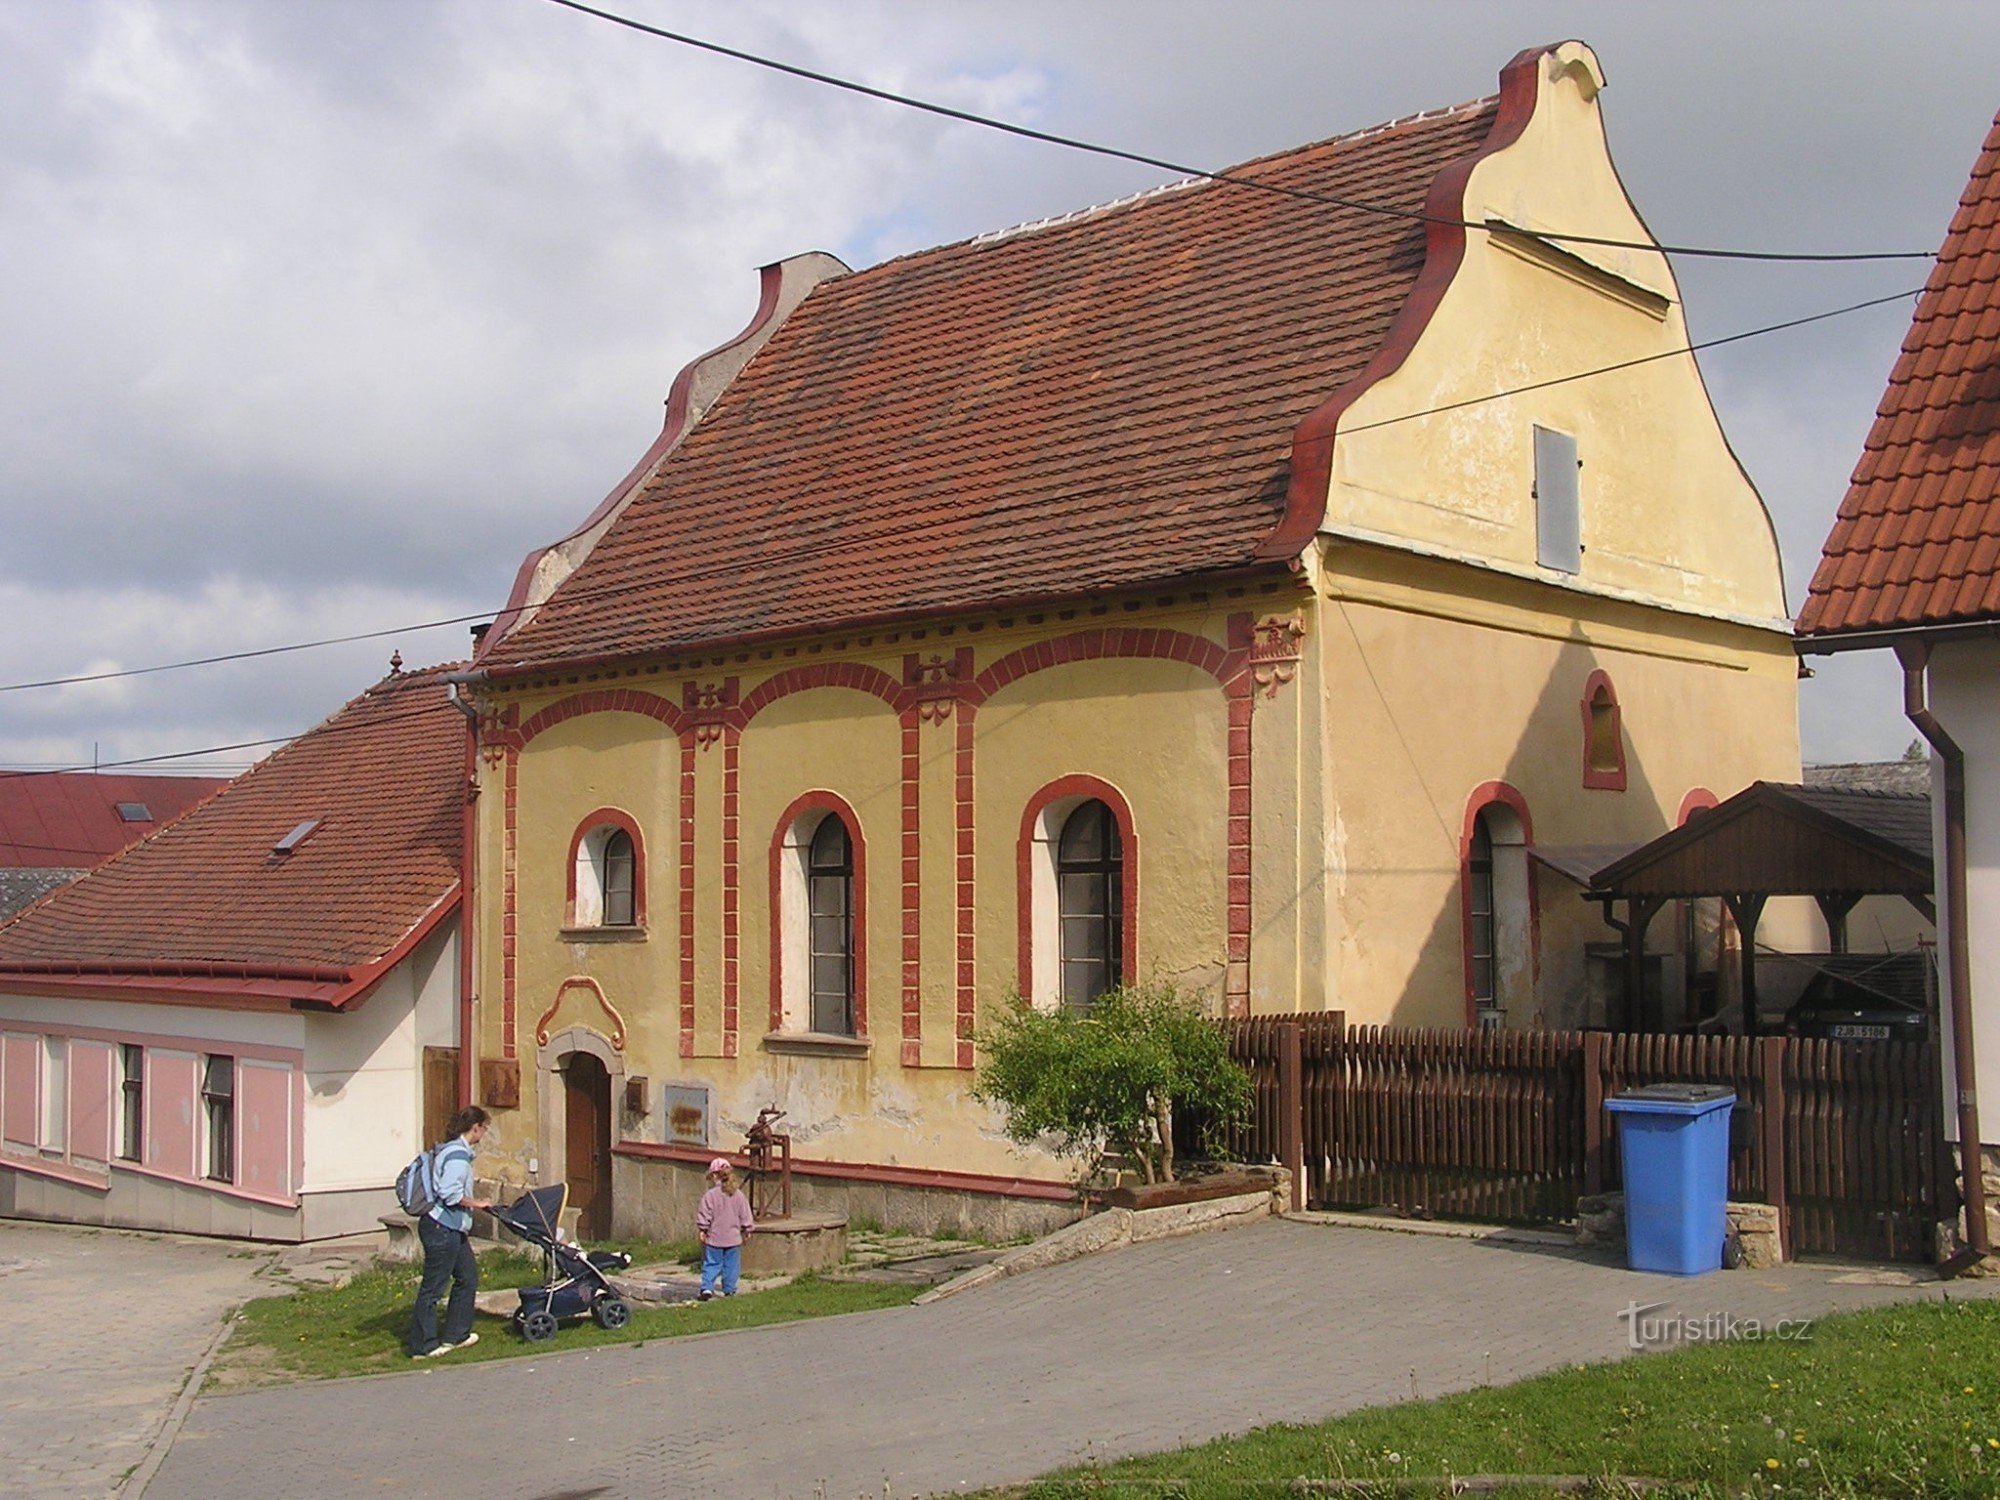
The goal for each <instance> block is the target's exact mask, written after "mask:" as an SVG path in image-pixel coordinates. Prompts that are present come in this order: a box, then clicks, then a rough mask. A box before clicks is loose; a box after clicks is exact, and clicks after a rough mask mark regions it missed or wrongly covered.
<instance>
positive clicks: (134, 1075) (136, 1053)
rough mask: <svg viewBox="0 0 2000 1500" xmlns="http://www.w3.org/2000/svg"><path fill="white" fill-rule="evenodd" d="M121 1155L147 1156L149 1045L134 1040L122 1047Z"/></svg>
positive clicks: (131, 1157) (137, 1159) (138, 1158)
mask: <svg viewBox="0 0 2000 1500" xmlns="http://www.w3.org/2000/svg"><path fill="white" fill-rule="evenodd" d="M118 1156H119V1159H120V1160H122V1161H133V1162H143V1161H144V1160H145V1159H146V1049H145V1048H144V1047H141V1046H139V1045H138V1044H136V1043H134V1042H126V1043H123V1044H122V1045H120V1047H119V1048H118Z"/></svg>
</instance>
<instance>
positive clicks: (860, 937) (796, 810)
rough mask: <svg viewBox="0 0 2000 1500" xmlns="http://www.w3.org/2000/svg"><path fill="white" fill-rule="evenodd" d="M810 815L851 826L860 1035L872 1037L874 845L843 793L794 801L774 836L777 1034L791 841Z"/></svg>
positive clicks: (773, 1017)
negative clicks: (870, 962) (786, 859)
mask: <svg viewBox="0 0 2000 1500" xmlns="http://www.w3.org/2000/svg"><path fill="white" fill-rule="evenodd" d="M809 812H825V813H828V814H830V815H831V816H833V817H836V818H838V819H840V821H841V822H842V823H844V824H846V825H847V840H848V843H849V844H850V845H851V846H852V847H853V850H854V1034H855V1035H856V1036H857V1037H865V1036H867V1035H868V841H867V840H866V839H864V838H863V837H862V836H861V818H860V815H859V814H858V813H856V812H855V811H854V808H853V805H852V804H851V803H849V802H848V801H847V799H846V798H845V797H842V796H841V795H840V794H839V793H838V792H829V791H824V790H819V791H811V792H806V793H804V794H802V795H801V796H799V797H796V798H794V799H793V801H792V803H791V805H790V806H789V807H787V808H786V809H785V810H784V812H783V813H781V814H779V817H778V826H777V827H775V828H773V829H772V830H771V850H770V861H769V864H770V872H771V907H770V925H771V1030H773V1031H782V1030H784V1026H785V969H784V962H785V924H784V879H783V874H784V868H783V864H782V861H783V859H784V852H785V835H786V834H787V833H789V832H791V830H792V827H793V825H794V824H796V823H797V822H798V821H799V819H800V818H802V817H804V816H805V815H806V814H807V813H809Z"/></svg>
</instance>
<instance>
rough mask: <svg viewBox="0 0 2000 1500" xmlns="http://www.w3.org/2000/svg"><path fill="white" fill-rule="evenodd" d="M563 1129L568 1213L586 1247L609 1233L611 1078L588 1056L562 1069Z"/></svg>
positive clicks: (571, 1060)
mask: <svg viewBox="0 0 2000 1500" xmlns="http://www.w3.org/2000/svg"><path fill="white" fill-rule="evenodd" d="M563 1129H564V1141H565V1151H566V1155H567V1158H568V1159H567V1161H566V1162H565V1163H564V1166H565V1169H566V1170H567V1173H568V1177H569V1202H570V1207H572V1208H574V1209H575V1210H576V1211H577V1226H576V1228H577V1234H578V1235H579V1236H581V1237H582V1238H583V1239H584V1240H585V1241H586V1242H588V1241H590V1240H593V1239H603V1238H604V1237H605V1236H607V1235H609V1234H610V1233H611V1075H610V1074H609V1073H607V1072H605V1071H604V1064H603V1063H601V1062H599V1061H598V1060H597V1059H596V1058H594V1057H592V1056H591V1055H590V1054H589V1053H588V1052H572V1053H571V1054H570V1056H569V1061H568V1062H567V1063H565V1064H564V1065H563Z"/></svg>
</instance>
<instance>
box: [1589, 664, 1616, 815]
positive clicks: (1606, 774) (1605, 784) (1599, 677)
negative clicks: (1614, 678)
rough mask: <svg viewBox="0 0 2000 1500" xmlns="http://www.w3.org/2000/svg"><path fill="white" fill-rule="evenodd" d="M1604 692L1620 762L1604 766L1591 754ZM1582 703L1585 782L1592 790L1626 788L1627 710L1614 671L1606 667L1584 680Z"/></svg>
mask: <svg viewBox="0 0 2000 1500" xmlns="http://www.w3.org/2000/svg"><path fill="white" fill-rule="evenodd" d="M1600 696H1602V697H1603V698H1604V699H1605V700H1606V701H1607V702H1608V703H1609V704H1610V707H1611V745H1612V748H1613V749H1614V750H1615V751H1616V752H1617V764H1616V765H1612V766H1603V767H1600V766H1598V765H1597V764H1596V762H1595V759H1594V758H1593V757H1592V755H1591V749H1592V746H1591V740H1592V739H1593V738H1594V735H1593V734H1592V728H1593V725H1592V722H1591V721H1592V720H1593V718H1594V717H1595V714H1594V712H1593V710H1595V708H1596V707H1597V700H1598V698H1599V697H1600ZM1579 707H1580V709H1581V711H1582V714H1583V784H1584V786H1585V787H1586V788H1588V789H1589V790H1592V791H1601V792H1622V791H1624V790H1625V713H1624V710H1623V709H1621V708H1619V706H1618V689H1617V688H1616V687H1614V686H1613V685H1612V682H1611V674H1610V673H1609V672H1606V671H1605V670H1604V669H1603V668H1602V667H1599V668H1598V669H1597V670H1596V671H1594V672H1592V673H1591V674H1590V675H1589V676H1588V677H1586V678H1585V679H1584V680H1583V697H1582V699H1581V700H1580V703H1579Z"/></svg>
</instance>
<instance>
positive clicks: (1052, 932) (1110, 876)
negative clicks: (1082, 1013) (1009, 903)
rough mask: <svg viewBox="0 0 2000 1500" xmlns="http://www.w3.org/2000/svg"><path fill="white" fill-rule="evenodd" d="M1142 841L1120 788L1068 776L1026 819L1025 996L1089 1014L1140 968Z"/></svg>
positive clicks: (1033, 803)
mask: <svg viewBox="0 0 2000 1500" xmlns="http://www.w3.org/2000/svg"><path fill="white" fill-rule="evenodd" d="M1138 862H1139V841H1138V837H1137V835H1136V834H1134V833H1133V831H1132V811H1131V808H1130V807H1129V806H1127V804H1126V802H1125V799H1124V797H1123V796H1122V795H1120V793H1119V791H1118V789H1117V788H1116V787H1114V786H1112V785H1111V784H1110V783H1109V782H1105V781H1100V780H1099V779H1098V778H1097V777H1095V776H1065V777H1063V778H1061V779H1060V780H1058V781H1053V782H1050V783H1049V784H1048V785H1047V786H1045V787H1043V788H1042V789H1041V790H1040V791H1039V792H1037V793H1035V795H1034V796H1033V797H1032V798H1030V799H1029V802H1028V806H1027V808H1026V809H1025V810H1024V812H1023V814H1022V817H1021V842H1020V846H1019V895H1020V922H1021V955H1020V957H1021V980H1020V983H1021V992H1022V993H1023V994H1024V995H1026V996H1027V997H1028V998H1029V999H1030V1000H1031V1001H1032V1002H1033V1003H1034V1004H1035V1005H1037V1006H1039V1007H1040V1008H1042V1009H1044V1010H1050V1009H1053V1008H1054V1007H1056V1006H1057V1005H1070V1006H1075V1007H1078V1008H1080V1009H1083V1008H1088V1007H1089V1006H1090V1005H1091V1004H1092V1002H1094V1001H1095V1000H1096V999H1097V997H1098V996H1099V995H1101V994H1103V993H1104V992H1105V991H1106V990H1108V989H1111V988H1113V987H1114V986H1116V985H1119V984H1122V983H1124V982H1125V981H1126V980H1127V979H1129V978H1130V977H1131V976H1132V974H1133V973H1134V972H1135V970H1136V968H1137V952H1138V949H1137V943H1136V941H1135V937H1136V934H1135V931H1134V928H1135V924H1136V923H1137V921H1138V911H1137V907H1138V884H1139V883H1138Z"/></svg>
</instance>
